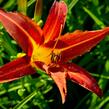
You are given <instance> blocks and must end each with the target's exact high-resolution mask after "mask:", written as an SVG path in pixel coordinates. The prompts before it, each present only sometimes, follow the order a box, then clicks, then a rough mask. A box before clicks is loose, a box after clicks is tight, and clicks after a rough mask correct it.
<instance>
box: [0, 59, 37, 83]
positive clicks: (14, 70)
mask: <svg viewBox="0 0 109 109" xmlns="http://www.w3.org/2000/svg"><path fill="white" fill-rule="evenodd" d="M34 73H35V70H34V69H33V68H32V67H31V65H30V63H29V59H28V57H21V58H18V59H16V60H14V61H12V62H10V63H8V64H5V65H4V66H3V67H0V83H4V82H9V81H13V80H16V79H19V78H20V77H22V76H25V75H29V74H34Z"/></svg>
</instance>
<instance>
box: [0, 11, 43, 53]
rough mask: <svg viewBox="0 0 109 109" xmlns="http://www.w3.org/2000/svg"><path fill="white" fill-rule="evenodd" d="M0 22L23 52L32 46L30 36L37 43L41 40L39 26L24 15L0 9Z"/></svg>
mask: <svg viewBox="0 0 109 109" xmlns="http://www.w3.org/2000/svg"><path fill="white" fill-rule="evenodd" d="M0 22H2V24H3V25H4V27H5V28H6V30H7V31H8V32H9V34H10V35H11V36H12V37H13V38H14V39H15V40H16V41H17V43H18V44H19V45H20V47H21V48H22V49H23V50H24V51H25V52H27V51H28V48H29V47H30V48H32V47H31V46H32V42H31V41H30V39H31V38H32V39H33V40H35V42H37V43H40V42H41V40H42V37H41V35H42V31H41V29H40V27H38V26H37V25H36V24H35V23H34V22H33V21H32V20H31V19H29V18H28V17H26V16H23V15H21V14H18V13H11V12H5V11H3V10H0Z"/></svg>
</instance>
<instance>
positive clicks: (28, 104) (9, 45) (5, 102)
mask: <svg viewBox="0 0 109 109" xmlns="http://www.w3.org/2000/svg"><path fill="white" fill-rule="evenodd" d="M64 1H65V2H66V3H67V5H68V14H67V20H66V25H65V28H64V31H63V33H66V32H73V31H74V30H76V29H80V30H97V29H101V28H104V27H105V26H108V25H109V0H64ZM53 2H54V0H43V5H42V11H41V12H42V13H40V14H38V13H37V10H35V5H36V0H0V8H3V9H4V10H6V11H19V12H22V13H23V14H25V15H27V16H29V17H31V18H33V19H34V20H35V21H37V22H38V24H39V25H40V26H43V25H44V23H45V21H46V18H47V16H48V12H49V9H50V7H51V6H52V3H53ZM20 52H22V51H21V49H20V48H19V46H18V45H17V44H16V42H15V41H14V40H12V39H11V38H10V37H9V34H8V33H7V32H6V31H5V29H4V28H3V26H2V25H0V66H2V65H3V64H5V63H7V62H9V61H12V60H13V59H15V58H16V55H17V54H18V53H20ZM72 61H73V62H74V63H76V64H78V65H80V66H82V67H83V68H85V69H87V70H88V71H89V72H90V73H91V75H93V76H94V77H95V78H96V79H97V81H98V83H99V85H100V87H101V88H102V90H103V92H104V96H103V98H102V99H100V98H98V97H97V96H96V95H95V94H93V93H91V92H89V91H87V90H86V89H84V88H82V87H80V86H79V85H77V84H75V83H72V82H71V81H67V88H68V95H67V99H66V102H65V104H62V103H61V96H60V93H59V90H58V88H57V86H56V85H55V83H54V82H53V81H52V79H51V78H49V77H48V76H47V75H46V74H44V73H43V72H41V71H38V72H37V73H36V74H35V75H32V76H26V77H23V78H21V79H19V80H16V81H13V82H10V83H4V84H0V109H109V85H108V83H109V36H107V37H106V38H105V39H104V40H103V41H101V43H99V44H98V45H97V46H96V47H95V48H93V49H92V50H91V51H90V52H89V53H87V54H85V55H83V56H81V57H78V58H76V59H74V60H72Z"/></svg>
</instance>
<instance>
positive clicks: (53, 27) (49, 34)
mask: <svg viewBox="0 0 109 109" xmlns="http://www.w3.org/2000/svg"><path fill="white" fill-rule="evenodd" d="M66 14H67V6H66V4H65V3H64V2H63V1H61V2H56V1H55V2H54V4H53V6H52V8H51V10H50V12H49V16H48V18H47V21H46V23H45V26H44V28H43V31H44V37H45V43H47V42H48V41H49V40H54V39H56V38H57V37H58V36H59V34H60V30H61V28H62V26H64V23H65V19H66Z"/></svg>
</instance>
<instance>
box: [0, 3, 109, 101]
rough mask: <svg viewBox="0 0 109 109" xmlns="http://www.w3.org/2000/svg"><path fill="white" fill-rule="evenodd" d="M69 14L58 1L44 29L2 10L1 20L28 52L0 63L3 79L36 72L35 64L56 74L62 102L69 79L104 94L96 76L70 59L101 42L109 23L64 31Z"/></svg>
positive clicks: (108, 29)
mask: <svg viewBox="0 0 109 109" xmlns="http://www.w3.org/2000/svg"><path fill="white" fill-rule="evenodd" d="M66 14H67V6H66V4H65V3H64V2H63V1H61V2H56V1H55V2H54V4H53V6H52V8H51V10H50V13H49V16H48V18H47V21H46V23H45V25H44V27H43V29H41V28H40V27H39V26H38V25H37V24H36V23H35V22H34V21H32V20H31V19H30V18H28V17H27V16H24V15H22V14H20V13H17V12H16V13H14V12H5V11H3V10H0V22H2V24H3V25H4V27H5V29H6V30H7V32H8V33H9V34H10V35H11V36H12V38H13V39H15V40H16V41H17V43H18V44H19V46H20V47H21V48H22V50H23V51H24V52H25V53H26V56H23V57H21V58H18V59H16V60H14V61H12V62H10V63H7V64H6V65H4V66H2V67H0V83H3V82H8V81H12V80H16V79H19V78H20V77H22V76H24V75H28V74H34V73H35V68H36V69H37V68H38V69H41V70H43V71H45V72H46V73H47V74H48V75H50V76H51V77H52V78H53V80H54V81H55V83H56V84H57V86H58V88H59V90H60V93H61V97H62V102H63V103H64V102H65V98H66V95H67V89H66V79H70V80H72V81H73V82H75V83H77V84H79V85H81V86H82V87H84V88H86V89H88V90H90V91H92V92H94V93H95V94H97V95H98V96H102V91H101V89H100V88H99V86H98V84H97V82H96V80H95V79H94V78H93V77H92V76H91V75H90V74H89V73H88V72H87V71H86V70H84V69H83V68H81V67H79V66H77V65H75V64H74V63H70V62H68V61H69V60H71V59H73V58H75V57H77V56H80V55H82V54H84V53H86V52H88V51H89V50H90V49H91V48H92V47H94V46H95V45H96V44H98V43H99V42H100V41H101V40H102V39H103V38H104V37H105V36H106V35H107V34H108V33H109V27H106V28H104V29H101V30H96V31H84V32H82V31H79V30H77V31H74V32H73V33H67V34H65V35H61V32H62V29H63V27H64V23H65V19H66Z"/></svg>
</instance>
